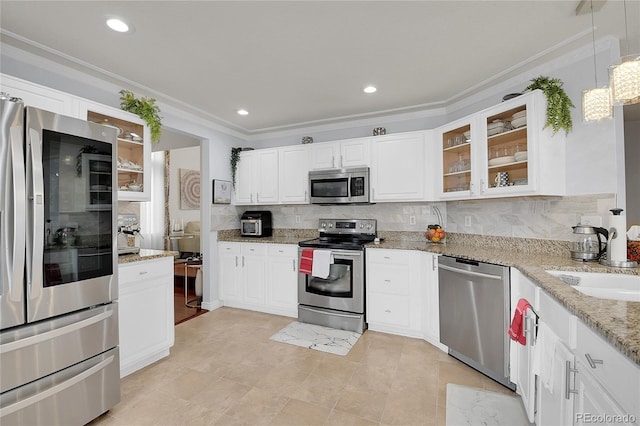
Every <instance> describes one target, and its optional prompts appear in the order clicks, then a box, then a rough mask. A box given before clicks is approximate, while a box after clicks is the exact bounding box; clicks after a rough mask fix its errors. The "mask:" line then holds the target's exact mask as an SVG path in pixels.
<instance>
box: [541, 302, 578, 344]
mask: <svg viewBox="0 0 640 426" xmlns="http://www.w3.org/2000/svg"><path fill="white" fill-rule="evenodd" d="M538 315H540V318H541V319H542V320H543V321H544V322H546V323H547V324H549V327H551V329H552V330H553V331H554V333H555V334H556V335H557V336H558V337H559V338H560V340H562V341H563V342H565V343H566V345H567V346H569V348H571V349H573V348H575V347H576V346H575V323H576V317H574V316H573V315H571V314H570V313H569V311H567V310H566V309H565V308H564V307H563V306H561V305H560V304H559V303H558V302H556V301H555V300H553V299H552V298H551V296H549V295H548V294H547V293H545V292H543V291H541V292H540V304H539V310H538Z"/></svg>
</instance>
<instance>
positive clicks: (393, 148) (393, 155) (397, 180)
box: [371, 131, 432, 202]
mask: <svg viewBox="0 0 640 426" xmlns="http://www.w3.org/2000/svg"><path fill="white" fill-rule="evenodd" d="M431 135H432V132H431V131H427V132H411V133H400V134H394V135H386V136H377V137H375V138H373V140H372V143H371V145H372V146H371V151H372V164H371V201H373V202H384V201H390V202H391V201H423V200H426V199H429V198H431V197H430V194H431V191H427V189H426V188H427V157H426V152H427V150H426V145H427V140H430V139H431ZM430 186H431V185H430Z"/></svg>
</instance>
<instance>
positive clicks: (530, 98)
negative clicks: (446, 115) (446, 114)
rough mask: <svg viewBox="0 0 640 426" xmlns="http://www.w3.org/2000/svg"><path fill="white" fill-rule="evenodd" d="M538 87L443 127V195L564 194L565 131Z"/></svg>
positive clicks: (439, 133) (441, 162)
mask: <svg viewBox="0 0 640 426" xmlns="http://www.w3.org/2000/svg"><path fill="white" fill-rule="evenodd" d="M545 114H546V100H545V98H544V95H543V94H542V92H540V91H538V90H536V91H534V92H530V93H527V94H524V95H521V96H519V97H517V98H514V99H511V100H509V101H506V102H503V103H501V104H499V105H497V106H494V107H491V108H488V109H486V110H484V111H481V112H479V113H477V114H473V115H471V116H468V117H465V118H463V119H461V120H458V121H456V122H453V123H450V124H448V125H446V126H443V127H441V128H440V129H439V131H438V135H439V139H438V148H439V151H440V162H439V164H441V167H442V168H441V170H440V174H439V175H438V181H439V182H440V185H439V190H440V198H441V199H463V198H472V197H504V196H516V195H563V194H564V191H565V176H564V161H565V147H564V143H565V142H564V134H556V135H553V134H552V132H551V130H550V129H548V128H544V125H545V121H546V120H545Z"/></svg>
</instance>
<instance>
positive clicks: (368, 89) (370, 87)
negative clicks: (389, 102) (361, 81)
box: [364, 86, 378, 93]
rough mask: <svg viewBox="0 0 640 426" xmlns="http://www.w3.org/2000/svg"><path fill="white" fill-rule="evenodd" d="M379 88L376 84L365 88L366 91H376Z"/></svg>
mask: <svg viewBox="0 0 640 426" xmlns="http://www.w3.org/2000/svg"><path fill="white" fill-rule="evenodd" d="M377 90H378V89H376V87H375V86H367V87H365V88H364V93H376V91H377Z"/></svg>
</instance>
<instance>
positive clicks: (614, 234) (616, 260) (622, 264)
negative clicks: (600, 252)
mask: <svg viewBox="0 0 640 426" xmlns="http://www.w3.org/2000/svg"><path fill="white" fill-rule="evenodd" d="M610 212H611V213H613V216H609V237H608V239H607V255H606V256H605V257H602V258H600V263H601V264H603V265H606V266H612V267H615V268H635V267H636V266H638V262H636V261H635V260H629V259H628V258H627V235H626V231H627V217H626V216H622V215H621V213H622V212H623V210H622V209H619V208H615V209H611V210H610Z"/></svg>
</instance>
